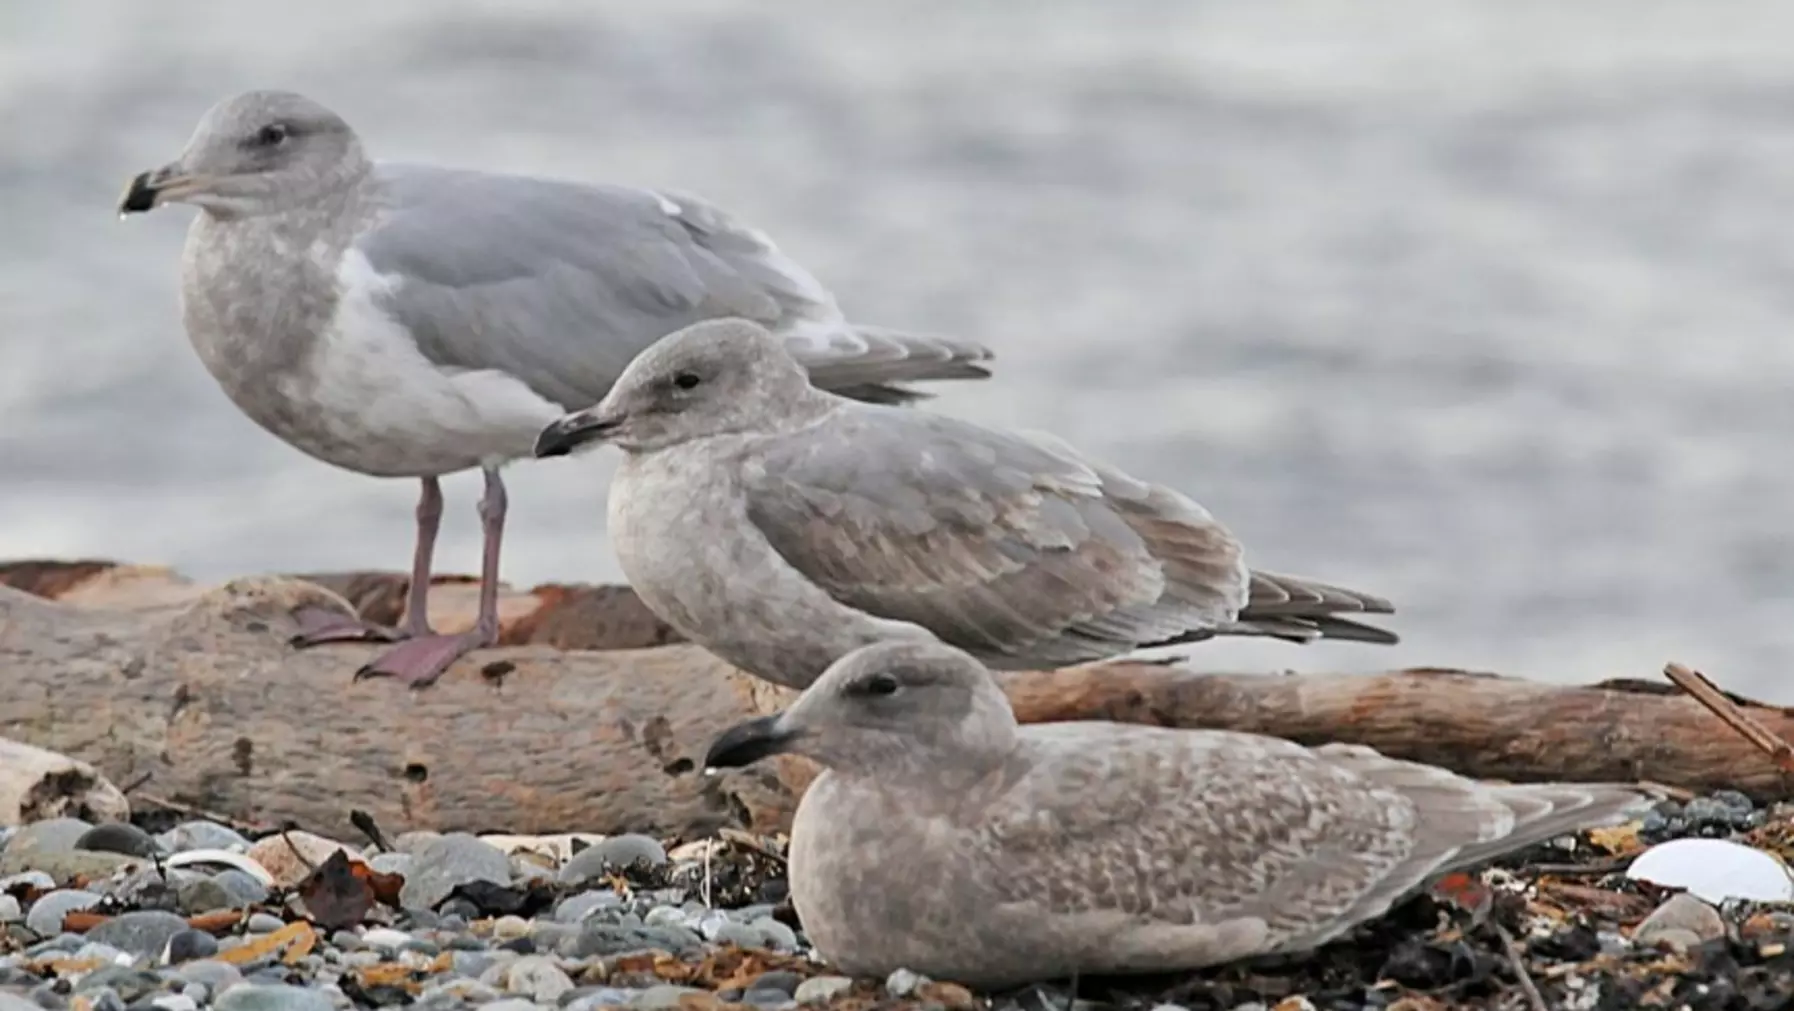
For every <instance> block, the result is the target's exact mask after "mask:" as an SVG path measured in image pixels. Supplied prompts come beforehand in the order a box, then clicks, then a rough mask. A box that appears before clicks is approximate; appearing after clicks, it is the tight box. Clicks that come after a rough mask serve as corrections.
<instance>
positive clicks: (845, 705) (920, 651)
mask: <svg viewBox="0 0 1794 1011" xmlns="http://www.w3.org/2000/svg"><path fill="white" fill-rule="evenodd" d="M1015 733H1016V724H1015V713H1014V711H1013V710H1011V709H1010V707H1009V700H1008V698H1007V697H1005V696H1004V694H1003V691H1002V689H1001V688H999V687H997V683H996V681H994V680H993V679H992V678H991V676H990V672H989V671H987V670H985V668H984V665H983V664H981V663H979V662H978V661H977V660H976V659H974V658H972V657H971V656H970V655H968V654H966V653H965V652H963V651H961V650H958V649H955V648H953V647H952V646H948V645H946V644H945V643H942V642H939V641H936V640H933V639H923V638H915V639H891V640H887V641H885V642H880V643H875V644H873V645H871V646H862V647H860V648H859V649H856V650H854V651H853V652H851V653H848V654H846V655H845V656H843V657H841V658H840V659H838V660H836V661H835V662H834V663H833V664H832V665H830V667H829V669H828V670H826V671H824V672H823V675H822V676H821V677H820V678H817V679H816V682H815V683H814V684H812V685H811V686H810V687H809V688H807V689H805V690H804V693H803V694H802V695H800V696H798V699H797V701H796V702H794V703H792V704H791V707H790V708H788V709H786V710H785V711H784V712H781V713H776V714H774V715H772V716H765V717H762V718H760V719H757V720H750V721H748V722H746V723H742V724H739V725H737V726H735V727H732V728H730V729H729V730H727V731H725V732H724V733H723V734H722V736H720V737H718V738H717V739H716V741H715V742H714V743H713V744H711V746H710V752H709V754H708V755H707V756H705V759H704V764H705V767H706V768H729V767H734V766H742V765H747V764H749V763H751V762H754V761H757V760H759V759H761V758H764V757H766V756H768V755H776V754H784V753H790V754H797V755H804V756H806V757H808V758H812V759H815V760H816V761H818V762H821V763H822V764H823V765H825V766H827V767H829V768H831V769H836V770H839V771H842V772H847V773H864V774H868V775H879V774H886V775H891V774H898V773H900V772H902V771H904V770H911V771H933V772H938V771H941V770H959V771H962V772H966V773H971V774H973V775H976V774H979V773H981V772H983V771H984V770H987V769H989V768H991V767H993V766H994V765H996V764H998V763H1001V762H1002V761H1003V760H1004V759H1005V758H1007V757H1008V755H1009V754H1010V752H1011V750H1012V749H1013V748H1014V745H1015Z"/></svg>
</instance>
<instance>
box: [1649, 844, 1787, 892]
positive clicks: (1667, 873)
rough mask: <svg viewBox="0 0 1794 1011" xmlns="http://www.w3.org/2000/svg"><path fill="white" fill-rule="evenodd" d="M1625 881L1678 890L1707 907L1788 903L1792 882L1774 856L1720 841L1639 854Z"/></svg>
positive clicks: (1655, 848)
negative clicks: (1726, 903) (1728, 902)
mask: <svg viewBox="0 0 1794 1011" xmlns="http://www.w3.org/2000/svg"><path fill="white" fill-rule="evenodd" d="M1626 876H1627V877H1629V878H1632V879H1634V880H1636V881H1649V882H1651V883H1652V884H1657V885H1662V886H1663V887H1665V888H1683V889H1686V890H1688V891H1689V892H1691V893H1693V894H1694V895H1695V896H1696V897H1698V898H1702V899H1706V900H1707V901H1708V902H1712V903H1715V904H1717V903H1720V902H1724V901H1725V900H1727V899H1750V900H1752V901H1755V902H1794V877H1790V876H1789V874H1788V868H1787V866H1786V865H1785V864H1783V863H1782V862H1781V861H1780V860H1778V859H1776V858H1775V856H1774V855H1772V854H1770V853H1766V852H1764V851H1762V850H1760V849H1755V848H1752V847H1750V846H1744V845H1741V844H1739V843H1735V842H1728V841H1726V840H1724V839H1671V840H1670V841H1668V842H1664V843H1658V844H1657V845H1655V846H1653V847H1651V848H1650V849H1648V850H1645V851H1644V852H1643V853H1641V854H1639V856H1638V859H1636V860H1634V861H1632V866H1630V867H1628V868H1626Z"/></svg>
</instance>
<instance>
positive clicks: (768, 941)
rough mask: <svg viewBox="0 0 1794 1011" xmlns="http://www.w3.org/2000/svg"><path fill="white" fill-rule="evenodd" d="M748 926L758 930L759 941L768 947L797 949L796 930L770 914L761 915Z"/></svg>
mask: <svg viewBox="0 0 1794 1011" xmlns="http://www.w3.org/2000/svg"><path fill="white" fill-rule="evenodd" d="M748 926H749V927H751V928H753V929H754V930H758V931H759V932H760V938H761V941H760V943H761V944H762V945H764V946H766V947H768V948H775V949H777V950H779V951H796V950H797V932H796V931H794V930H792V929H791V928H790V927H787V926H785V925H784V924H783V923H780V922H779V921H777V920H775V919H773V918H772V917H770V916H762V917H760V918H759V919H757V920H755V921H754V922H752V923H750V924H748Z"/></svg>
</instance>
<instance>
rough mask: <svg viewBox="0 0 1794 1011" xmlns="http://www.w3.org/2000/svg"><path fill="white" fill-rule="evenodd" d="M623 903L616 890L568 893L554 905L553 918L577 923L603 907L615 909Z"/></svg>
mask: <svg viewBox="0 0 1794 1011" xmlns="http://www.w3.org/2000/svg"><path fill="white" fill-rule="evenodd" d="M622 905H623V897H622V896H620V895H618V894H617V893H616V892H613V891H609V890H605V891H590V892H580V893H579V894H578V895H569V896H567V897H566V898H565V899H562V900H561V903H560V905H558V906H556V907H554V918H555V919H556V920H558V921H559V922H561V923H578V922H580V921H581V920H584V919H585V918H586V917H588V916H590V915H592V914H593V913H596V912H598V911H599V910H603V909H617V908H620V907H621V906H622Z"/></svg>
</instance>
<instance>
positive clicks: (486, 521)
mask: <svg viewBox="0 0 1794 1011" xmlns="http://www.w3.org/2000/svg"><path fill="white" fill-rule="evenodd" d="M485 475H486V494H485V495H484V496H482V497H481V498H480V529H481V531H482V533H483V534H484V547H483V549H482V550H481V552H480V613H479V617H478V619H477V620H476V621H475V622H474V627H473V628H472V629H471V630H469V631H466V632H461V633H459V634H456V635H442V634H438V633H434V632H430V631H429V630H428V628H429V627H428V625H427V624H426V625H424V629H425V630H424V631H423V632H422V633H419V634H417V635H416V636H415V637H413V638H411V639H408V640H407V641H405V642H402V643H400V644H399V645H397V646H395V647H393V648H392V649H390V650H388V651H387V652H385V653H383V654H381V655H380V656H379V657H377V658H376V659H375V660H374V661H373V662H372V663H370V664H368V665H367V666H366V667H363V668H362V669H361V670H359V671H357V672H356V674H355V676H356V677H358V678H359V677H378V676H380V675H387V676H390V677H396V678H398V679H399V680H400V681H403V682H405V683H406V684H408V685H410V686H411V687H413V688H424V687H428V686H429V685H431V684H433V683H434V682H435V681H436V679H437V678H439V677H441V676H442V674H443V672H444V671H446V670H448V669H449V667H450V666H452V665H453V664H454V662H455V661H456V660H459V659H461V658H462V657H464V656H466V655H467V654H469V653H471V652H473V651H474V650H476V649H480V648H481V647H484V646H491V645H493V644H495V643H497V642H498V556H499V544H500V542H501V541H502V540H503V537H504V529H505V509H506V506H507V502H506V498H505V484H504V481H503V479H501V478H500V477H499V475H498V471H497V470H496V469H494V468H487V469H486V470H485ZM433 536H434V535H433V534H432V537H433ZM419 550H420V552H421V550H422V549H421V548H420V549H419ZM413 588H414V589H415V585H414V587H413ZM410 606H411V607H413V608H415V611H414V613H416V614H421V613H422V612H423V604H422V601H421V595H415V594H414V597H413V600H412V602H411V604H410ZM408 624H409V622H408Z"/></svg>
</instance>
